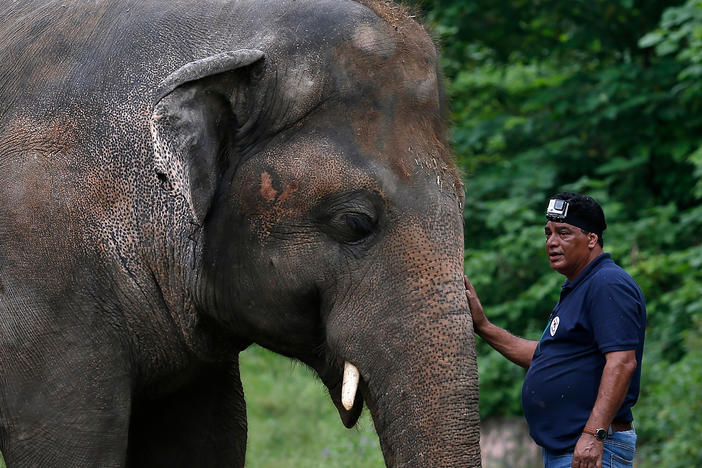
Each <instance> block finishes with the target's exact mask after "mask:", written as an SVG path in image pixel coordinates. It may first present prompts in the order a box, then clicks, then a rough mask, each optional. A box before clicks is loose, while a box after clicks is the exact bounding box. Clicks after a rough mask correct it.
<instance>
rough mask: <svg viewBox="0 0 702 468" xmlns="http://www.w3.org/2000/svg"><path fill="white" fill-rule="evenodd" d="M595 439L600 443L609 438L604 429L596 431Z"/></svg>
mask: <svg viewBox="0 0 702 468" xmlns="http://www.w3.org/2000/svg"><path fill="white" fill-rule="evenodd" d="M595 438H596V439H597V440H599V441H603V440H605V439H606V438H607V431H606V430H604V429H597V430H596V431H595Z"/></svg>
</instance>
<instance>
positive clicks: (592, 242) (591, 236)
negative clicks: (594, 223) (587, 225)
mask: <svg viewBox="0 0 702 468" xmlns="http://www.w3.org/2000/svg"><path fill="white" fill-rule="evenodd" d="M587 237H588V239H587V241H588V242H587V243H588V247H590V248H591V249H594V248H595V247H596V246H597V240H598V239H599V236H598V235H597V234H595V233H594V232H590V233H588V234H587Z"/></svg>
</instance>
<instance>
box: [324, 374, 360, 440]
mask: <svg viewBox="0 0 702 468" xmlns="http://www.w3.org/2000/svg"><path fill="white" fill-rule="evenodd" d="M348 366H349V364H348V363H346V365H345V366H344V368H345V369H344V376H343V377H342V378H341V379H340V378H338V377H337V378H336V380H335V383H334V385H331V386H330V385H327V387H328V388H329V395H330V396H331V399H332V401H333V402H334V405H335V406H336V409H337V411H338V412H339V417H340V418H341V422H342V423H343V424H344V426H346V427H347V428H352V427H353V426H355V425H356V423H357V422H358V418H359V417H360V416H361V412H362V411H363V395H362V394H363V393H365V391H364V390H365V388H366V385H365V382H363V381H362V380H361V378H360V376H359V375H358V370H357V369H356V373H357V374H356V378H357V379H358V380H357V381H356V383H355V384H352V385H353V386H354V387H355V388H354V389H353V391H352V392H351V391H350V390H349V382H348V379H349V377H348V373H349V367H348ZM352 367H353V366H352ZM354 369H355V367H354ZM337 376H338V374H337ZM358 390H361V391H358Z"/></svg>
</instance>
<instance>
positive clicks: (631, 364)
mask: <svg viewBox="0 0 702 468" xmlns="http://www.w3.org/2000/svg"><path fill="white" fill-rule="evenodd" d="M605 357H606V359H607V362H606V363H605V367H604V370H603V371H602V379H601V380H600V387H599V390H598V392H597V400H596V401H595V406H594V407H593V408H592V412H591V413H590V418H589V419H588V421H587V426H588V427H591V428H594V429H597V428H603V429H606V428H607V427H608V426H609V425H610V424H611V423H612V420H613V419H614V417H615V416H616V414H617V411H619V408H620V407H621V406H622V403H623V402H624V398H626V394H627V391H628V390H629V384H630V382H631V376H632V375H633V374H634V371H635V370H636V354H635V352H634V350H631V351H615V352H612V353H608V354H606V355H605Z"/></svg>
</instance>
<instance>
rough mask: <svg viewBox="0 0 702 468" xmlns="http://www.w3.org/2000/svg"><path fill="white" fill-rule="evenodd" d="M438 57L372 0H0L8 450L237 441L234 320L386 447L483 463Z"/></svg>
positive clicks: (1, 440) (167, 460)
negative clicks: (363, 417)
mask: <svg viewBox="0 0 702 468" xmlns="http://www.w3.org/2000/svg"><path fill="white" fill-rule="evenodd" d="M437 57H438V52H437V47H436V46H435V44H434V40H433V39H432V37H431V34H430V33H428V32H427V31H426V30H425V28H424V26H422V25H421V24H420V22H418V21H417V20H416V19H414V17H413V16H412V15H410V14H409V13H408V10H407V9H406V8H405V7H404V6H401V5H399V4H394V3H392V2H389V1H385V0H198V1H195V0H91V1H80V0H60V1H58V0H57V1H53V0H23V1H10V2H5V4H4V5H3V11H2V12H0V59H1V62H2V67H1V69H0V451H1V452H2V454H3V456H4V458H5V461H6V463H7V466H8V467H9V468H14V467H25V466H52V467H54V466H71V467H80V466H100V467H117V466H149V467H152V466H169V467H172V466H198V467H206V466H217V467H221V466H243V465H244V461H245V451H246V437H247V435H246V405H245V400H244V394H243V390H242V384H241V379H240V376H239V362H238V361H239V353H240V352H241V351H242V350H244V349H246V348H247V347H248V346H250V345H252V344H254V343H256V344H258V345H260V346H263V347H265V348H268V349H270V350H272V351H274V352H276V353H279V354H282V355H284V356H287V357H289V358H292V359H296V360H298V361H300V362H302V363H304V364H305V365H306V366H309V367H310V368H311V369H313V370H314V372H315V373H316V375H317V376H318V377H319V379H320V380H321V381H322V382H323V384H324V385H325V386H326V387H327V388H328V391H329V395H330V399H331V401H332V403H333V405H335V407H336V408H337V409H338V413H339V415H340V419H341V421H342V423H343V424H344V425H345V426H347V427H353V426H354V425H355V424H356V422H357V420H358V418H359V415H360V413H361V411H362V409H363V408H364V407H367V408H368V410H369V411H370V414H371V417H372V419H373V423H374V426H375V428H376V430H377V433H378V437H379V441H380V445H381V449H382V452H383V457H384V459H385V463H386V464H387V466H391V467H429V466H436V467H472V466H479V465H480V448H479V416H478V378H477V366H476V356H475V342H474V337H473V325H472V318H471V315H470V311H469V308H468V303H467V300H466V298H465V295H464V286H463V248H464V238H463V227H464V225H463V217H462V213H463V205H464V197H465V193H464V185H463V183H462V182H461V178H460V174H459V172H458V169H457V168H456V164H455V162H454V161H453V158H452V155H451V151H450V149H449V146H448V143H447V127H448V124H447V110H446V109H447V106H446V104H445V101H446V100H445V98H444V92H443V91H442V85H441V81H442V80H441V74H440V71H439V66H438V58H437Z"/></svg>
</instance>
